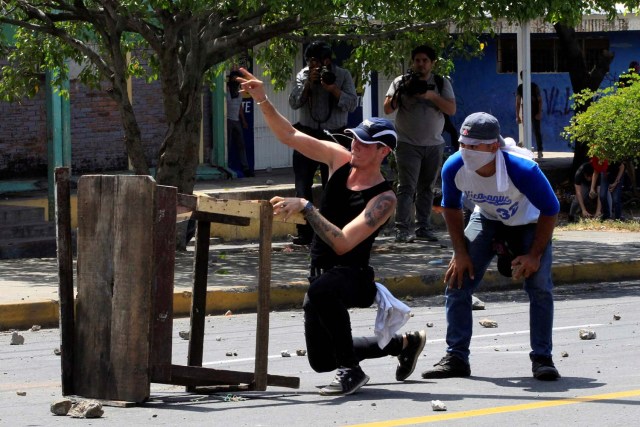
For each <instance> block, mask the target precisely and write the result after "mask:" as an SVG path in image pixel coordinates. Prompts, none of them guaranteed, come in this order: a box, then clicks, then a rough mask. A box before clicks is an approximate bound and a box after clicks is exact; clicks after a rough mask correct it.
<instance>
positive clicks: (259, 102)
mask: <svg viewBox="0 0 640 427" xmlns="http://www.w3.org/2000/svg"><path fill="white" fill-rule="evenodd" d="M268 100H269V98H268V97H267V95H265V96H264V99H263V100H262V101H256V105H262V104H264V103H265V102H267V101H268Z"/></svg>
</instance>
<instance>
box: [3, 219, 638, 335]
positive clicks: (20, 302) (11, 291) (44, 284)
mask: <svg viewBox="0 0 640 427" xmlns="http://www.w3.org/2000/svg"><path fill="white" fill-rule="evenodd" d="M386 233H387V235H382V236H380V237H379V238H378V239H377V242H376V245H375V246H374V252H373V254H372V258H371V265H372V266H374V268H375V269H376V277H377V279H378V281H380V282H382V283H383V284H385V285H386V286H387V287H388V288H389V289H390V290H391V291H392V292H393V293H394V294H395V295H396V296H397V297H400V298H404V297H409V296H429V295H442V294H443V291H444V284H443V275H444V271H445V269H446V266H447V264H448V262H449V260H450V258H451V254H452V250H451V243H450V241H449V240H448V236H447V233H446V232H445V231H444V230H440V231H438V232H437V235H438V236H439V237H440V239H441V240H440V241H439V242H436V243H430V242H415V243H410V244H396V243H395V242H394V240H393V237H392V234H391V230H386ZM553 244H554V264H553V279H554V282H555V284H556V285H559V286H561V285H565V284H570V283H579V282H580V283H584V282H601V281H623V280H628V279H637V278H638V277H640V250H639V249H640V232H636V233H632V232H620V233H616V232H594V231H556V233H555V234H554V239H553ZM257 260H258V247H257V244H255V243H241V244H214V245H212V246H211V252H210V262H209V279H208V294H209V295H208V296H207V312H208V313H212V314H217V313H224V312H226V311H227V310H231V311H234V312H240V311H252V310H254V309H255V304H256V300H257V291H256V287H257V280H258V279H257V274H258V271H257ZM308 263H309V257H308V248H307V247H302V246H294V245H291V244H289V243H286V242H274V244H273V252H272V280H271V286H272V292H271V303H272V308H274V309H282V308H287V307H299V306H300V305H301V303H302V299H303V296H304V293H305V292H306V289H307V285H308V282H307V280H306V276H307V272H308ZM192 268H193V248H192V247H190V248H188V250H187V251H186V252H178V253H177V255H176V267H175V293H174V311H175V316H176V317H179V316H188V315H189V310H190V303H191V286H192ZM521 287H522V284H521V282H517V281H514V280H512V279H509V278H505V277H502V276H500V275H499V274H498V273H497V270H496V268H495V261H494V263H493V265H492V266H491V267H490V269H489V270H488V271H487V274H486V275H485V278H484V282H483V284H482V285H481V288H480V291H487V290H500V289H511V288H521ZM57 319H58V279H57V266H56V260H55V259H53V258H45V259H18V260H0V330H7V329H12V328H16V329H17V328H28V327H31V326H32V325H36V324H37V325H41V326H56V325H57Z"/></svg>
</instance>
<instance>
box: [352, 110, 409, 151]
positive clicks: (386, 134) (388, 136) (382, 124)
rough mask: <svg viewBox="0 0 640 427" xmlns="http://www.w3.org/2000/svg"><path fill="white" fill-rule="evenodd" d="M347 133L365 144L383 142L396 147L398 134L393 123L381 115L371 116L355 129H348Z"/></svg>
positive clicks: (393, 147) (392, 147) (390, 146)
mask: <svg viewBox="0 0 640 427" xmlns="http://www.w3.org/2000/svg"><path fill="white" fill-rule="evenodd" d="M345 133H351V134H353V136H354V137H356V138H357V139H358V141H360V142H362V143H363V144H382V145H386V146H387V147H389V148H391V149H392V150H393V149H395V148H396V142H397V140H398V134H397V133H396V128H395V126H393V123H391V121H389V120H387V119H383V118H381V117H371V118H370V119H366V120H365V121H363V122H362V123H360V124H359V125H358V126H357V127H355V128H353V129H346V130H345Z"/></svg>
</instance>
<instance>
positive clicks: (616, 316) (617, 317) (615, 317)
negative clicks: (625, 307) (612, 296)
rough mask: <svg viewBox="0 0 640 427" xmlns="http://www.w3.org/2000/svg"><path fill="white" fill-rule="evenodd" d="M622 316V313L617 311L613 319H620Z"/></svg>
mask: <svg viewBox="0 0 640 427" xmlns="http://www.w3.org/2000/svg"><path fill="white" fill-rule="evenodd" d="M620 318H621V317H620V315H619V314H618V313H615V314H614V315H613V320H620Z"/></svg>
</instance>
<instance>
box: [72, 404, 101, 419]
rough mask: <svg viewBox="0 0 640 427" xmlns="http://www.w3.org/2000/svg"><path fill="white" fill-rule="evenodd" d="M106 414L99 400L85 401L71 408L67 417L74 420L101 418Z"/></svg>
mask: <svg viewBox="0 0 640 427" xmlns="http://www.w3.org/2000/svg"><path fill="white" fill-rule="evenodd" d="M102 414H104V411H103V410H102V404H101V403H100V402H98V401H97V400H83V401H80V402H78V403H76V404H75V405H73V406H72V407H71V409H70V410H69V412H68V413H67V415H69V416H70V417H72V418H100V417H101V416H102Z"/></svg>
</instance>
